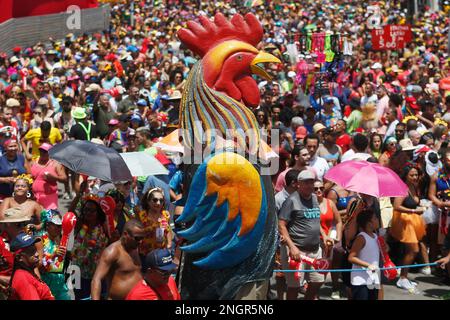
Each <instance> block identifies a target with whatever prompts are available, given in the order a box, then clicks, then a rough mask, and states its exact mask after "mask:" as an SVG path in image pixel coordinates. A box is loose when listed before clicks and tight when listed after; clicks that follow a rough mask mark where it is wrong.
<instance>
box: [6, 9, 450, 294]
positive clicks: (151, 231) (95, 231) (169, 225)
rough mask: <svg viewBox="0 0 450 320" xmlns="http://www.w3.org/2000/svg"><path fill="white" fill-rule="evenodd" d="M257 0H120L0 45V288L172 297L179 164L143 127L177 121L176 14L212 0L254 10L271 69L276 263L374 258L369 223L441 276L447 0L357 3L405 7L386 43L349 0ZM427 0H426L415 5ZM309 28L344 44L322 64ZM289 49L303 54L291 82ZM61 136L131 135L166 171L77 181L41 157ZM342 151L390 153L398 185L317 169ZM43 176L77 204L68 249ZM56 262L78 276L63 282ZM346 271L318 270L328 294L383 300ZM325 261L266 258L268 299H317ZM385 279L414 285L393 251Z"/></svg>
mask: <svg viewBox="0 0 450 320" xmlns="http://www.w3.org/2000/svg"><path fill="white" fill-rule="evenodd" d="M260 2H261V3H260V5H259V4H257V5H254V6H251V5H243V3H245V4H248V1H247V2H243V1H222V2H205V3H201V2H199V1H170V0H169V1H159V2H158V1H134V6H133V8H134V9H132V6H131V5H130V1H127V2H126V3H123V4H115V5H113V6H112V10H111V23H110V28H109V30H105V31H103V32H99V33H95V34H92V35H87V34H84V35H80V36H75V35H73V34H69V35H67V36H66V37H65V39H50V40H49V42H46V43H37V44H36V45H34V46H32V47H29V48H20V47H16V48H14V50H13V51H14V52H13V54H12V55H9V56H8V55H7V54H4V53H2V54H0V106H1V108H0V149H1V150H0V151H1V153H2V156H1V157H0V197H1V198H0V199H1V200H2V203H1V205H0V231H2V232H3V233H2V235H1V237H0V288H1V294H0V296H1V298H2V299H6V298H9V299H21V300H25V299H58V300H69V299H78V300H79V299H89V298H91V299H148V300H154V299H163V300H177V299H180V293H179V292H178V289H177V285H176V283H175V279H174V275H175V274H176V271H177V268H178V267H179V263H180V261H179V257H180V252H179V249H178V248H179V245H180V239H179V238H177V236H176V233H175V232H174V222H175V220H176V218H174V217H176V215H179V214H180V213H181V211H182V207H180V206H176V205H175V204H174V202H175V201H176V200H178V199H180V198H181V197H182V195H183V183H182V167H183V164H182V163H180V155H179V154H178V153H176V152H165V151H164V150H161V149H160V148H158V147H156V146H155V145H154V144H155V143H156V142H158V141H159V140H160V139H161V138H162V137H164V136H166V135H168V134H170V133H171V132H172V131H173V130H175V129H176V128H178V127H179V119H178V117H179V105H180V100H181V97H182V94H183V89H184V85H185V82H186V78H187V75H188V73H189V70H190V69H191V68H192V67H193V66H194V64H195V63H196V62H197V61H198V60H197V59H198V57H195V55H194V54H193V53H191V52H190V51H189V50H187V49H186V48H184V47H183V45H182V44H181V43H180V41H179V39H178V38H177V36H176V31H177V30H178V29H179V28H181V27H184V26H185V23H186V21H188V20H191V19H196V17H197V16H198V15H201V14H206V15H207V16H213V15H214V13H216V12H221V13H223V14H224V15H225V16H226V17H231V16H232V15H234V14H237V13H242V14H245V13H247V12H253V13H254V14H255V15H257V16H258V18H259V20H260V21H261V23H262V25H263V27H264V38H263V41H262V43H261V44H260V47H261V49H264V50H265V51H268V52H270V53H271V54H273V55H275V56H277V57H278V58H280V60H281V61H282V63H281V64H271V65H270V66H269V68H268V70H267V72H268V73H269V74H270V75H272V77H273V79H272V81H263V79H258V81H259V88H260V91H261V97H262V98H261V104H260V106H259V107H258V108H256V109H255V110H254V114H255V117H256V119H257V122H258V125H259V128H260V130H261V133H262V134H263V135H264V136H267V137H270V136H271V132H272V130H274V129H275V130H279V132H280V141H279V143H277V144H275V142H273V141H272V142H273V144H272V147H273V148H274V149H275V151H276V152H277V154H278V155H279V158H278V159H275V160H273V161H279V164H280V165H279V171H278V172H277V173H276V174H275V175H273V177H272V182H273V186H274V190H275V202H276V211H277V214H278V217H279V226H278V228H279V233H280V248H279V252H278V253H277V256H276V259H275V262H274V263H275V265H274V267H275V268H276V269H289V268H290V260H300V256H307V257H309V258H312V259H316V258H317V259H319V258H320V259H328V260H329V262H330V266H331V268H343V267H345V266H347V267H349V268H352V267H353V268H354V269H357V268H369V269H370V270H375V269H377V268H378V267H379V265H380V258H379V251H377V250H375V248H378V244H377V241H376V239H377V237H383V238H384V239H386V241H387V243H388V245H389V248H390V255H391V258H392V259H393V260H394V262H395V263H396V264H397V265H410V264H413V263H415V262H422V263H429V262H434V261H437V260H438V261H439V265H438V266H436V267H431V268H430V267H424V268H422V269H421V270H420V272H422V273H424V274H426V275H431V274H434V275H435V276H437V277H440V278H441V280H442V281H444V282H446V283H447V285H448V283H449V274H450V273H449V272H450V265H449V264H448V262H449V257H450V255H448V254H449V250H450V240H449V235H448V234H449V233H448V225H449V221H450V217H449V216H448V210H449V209H448V208H450V195H449V194H450V185H449V184H448V180H449V179H450V149H449V146H448V141H449V139H450V135H449V134H448V132H449V131H448V126H449V125H450V85H448V84H449V77H450V75H449V69H450V65H449V63H450V62H449V61H450V60H449V55H448V53H449V52H448V48H447V45H448V43H447V36H446V35H447V33H448V27H449V18H448V13H449V11H450V5H449V3H448V1H438V2H439V5H438V6H437V7H435V6H434V8H430V7H428V8H425V7H423V8H422V9H423V10H419V12H418V13H417V14H416V15H415V16H414V17H412V19H413V20H412V21H409V20H407V19H409V17H408V11H407V9H406V2H407V1H383V2H377V3H375V2H374V3H373V5H378V6H379V8H380V17H381V24H382V25H385V24H406V23H410V22H412V32H413V37H412V40H411V42H409V43H407V44H406V46H405V48H404V49H398V50H387V51H376V50H372V44H371V32H370V26H369V25H368V24H367V23H366V21H367V18H368V15H369V13H367V11H366V7H367V4H366V3H364V2H362V1H323V2H318V1H294V2H289V3H286V2H280V1H260ZM428 2H430V3H431V2H432V3H435V2H436V1H424V3H423V4H422V6H425V5H427V3H428ZM252 3H253V2H252ZM308 30H309V31H311V30H312V31H313V32H327V31H331V32H333V33H338V34H340V35H341V36H342V37H344V36H345V37H346V43H347V46H348V47H349V48H351V49H349V48H347V49H346V52H345V59H342V61H341V63H340V64H339V66H338V67H337V69H336V70H335V71H334V72H333V73H334V75H333V76H331V75H328V73H329V70H327V69H325V68H324V66H323V65H322V64H321V63H317V62H315V61H314V59H315V57H314V55H313V56H311V55H310V54H309V53H308V52H302V50H301V48H300V49H299V48H298V47H297V43H296V41H298V39H299V35H302V34H303V35H304V34H307V32H308ZM304 63H306V64H308V65H310V66H311V68H310V69H309V71H308V74H307V76H308V79H309V80H308V81H307V82H305V81H303V78H302V77H301V75H302V72H304V69H303V68H301V67H300V66H303V65H304ZM318 74H320V75H321V76H317V75H318ZM323 75H325V76H323ZM324 83H326V86H324ZM70 139H76V140H88V141H92V142H95V143H98V144H103V145H106V146H107V147H110V148H113V149H115V150H117V151H118V152H133V151H144V152H147V153H149V154H151V155H153V156H155V157H156V158H157V159H158V160H159V161H160V162H161V163H162V164H163V165H164V166H165V167H166V168H167V169H168V170H169V174H168V175H158V176H148V177H136V178H135V179H133V180H131V181H122V182H120V183H116V184H112V183H108V182H105V181H100V180H99V179H97V178H95V177H87V178H85V179H84V180H83V178H82V177H81V176H80V175H78V174H76V173H74V172H71V171H70V170H68V169H67V168H65V167H64V166H62V165H61V164H59V163H58V162H56V161H55V160H53V159H50V157H49V150H51V148H52V147H53V146H54V145H55V144H58V143H61V142H63V141H66V140H70ZM269 141H270V140H269ZM351 160H362V161H369V162H376V163H379V164H381V165H382V166H385V167H389V168H390V169H392V170H393V171H394V172H395V173H396V174H398V176H399V177H400V178H401V179H402V180H403V181H404V182H405V184H406V185H407V186H408V188H409V193H408V196H406V197H397V198H379V199H377V198H375V197H372V196H368V195H365V194H364V193H355V192H351V191H349V190H345V189H344V188H343V187H342V186H339V185H336V184H333V183H331V182H330V181H327V180H326V179H324V175H325V174H326V172H327V171H328V170H329V169H330V168H331V167H333V166H335V165H337V164H339V163H342V162H345V161H351ZM58 183H60V184H64V194H63V196H62V198H64V199H65V200H71V205H70V207H69V208H68V211H73V212H75V213H76V215H77V217H78V219H77V225H76V227H75V231H74V240H73V247H72V248H70V249H71V250H70V251H69V250H67V248H66V247H62V246H59V241H60V239H61V235H62V230H61V225H62V218H63V214H64V211H65V210H63V208H62V207H61V199H58ZM106 195H109V196H111V197H112V198H113V199H114V200H115V203H116V207H115V213H114V216H115V228H116V230H115V231H114V232H112V233H108V232H107V230H106V228H105V220H106V218H105V213H104V212H103V210H102V207H101V206H100V199H101V198H102V197H104V196H106ZM353 217H356V218H355V219H353ZM70 265H75V266H78V267H79V268H80V276H81V279H80V281H79V283H78V285H76V286H75V288H74V290H73V294H72V290H70V288H69V287H68V286H67V283H66V280H67V274H66V271H67V268H68V267H69V266H70ZM445 266H447V269H446V270H445V269H444V268H445ZM302 268H310V266H309V265H307V264H304V265H303V266H302ZM362 274H363V273H361V272H351V273H344V272H343V273H341V274H339V273H331V278H332V283H333V293H332V295H331V298H333V299H341V298H342V297H343V296H344V295H347V296H348V297H349V298H353V299H382V298H383V290H382V286H381V287H380V286H378V287H376V289H371V287H370V286H369V282H370V283H375V284H378V285H379V284H381V283H382V282H384V281H386V279H383V278H380V279H379V278H376V277H375V278H374V277H373V276H371V275H370V274H367V275H366V274H364V276H362ZM326 276H327V275H324V274H323V273H317V272H316V273H314V272H312V273H307V274H306V273H305V274H302V275H300V277H298V276H296V275H295V274H294V273H274V276H273V279H271V281H272V280H273V282H274V286H273V287H272V289H273V290H269V292H268V298H269V299H285V297H284V293H286V298H287V299H298V297H299V292H302V293H303V294H304V295H305V298H306V299H317V298H318V291H319V289H320V287H321V286H322V285H323V283H324V281H325V279H326ZM341 281H342V282H343V283H344V284H345V287H346V288H347V289H348V290H347V291H346V292H345V291H343V290H342V289H343V288H341ZM396 285H397V287H399V288H400V289H402V290H407V291H409V292H411V293H417V292H419V290H418V289H417V288H420V283H419V284H418V283H415V282H413V281H411V280H410V278H408V269H407V268H404V269H401V272H400V273H399V277H398V279H397V280H396ZM275 291H276V292H275ZM344 292H345V293H344Z"/></svg>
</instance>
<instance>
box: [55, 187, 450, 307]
mask: <svg viewBox="0 0 450 320" xmlns="http://www.w3.org/2000/svg"><path fill="white" fill-rule="evenodd" d="M58 189H59V190H58V193H59V205H60V206H59V207H60V209H61V212H63V213H64V212H66V210H67V208H68V207H69V205H70V202H71V201H70V200H63V199H62V196H63V192H62V190H63V186H62V185H59V188H58ZM417 271H418V270H417ZM410 280H413V281H415V282H417V289H418V291H419V293H418V294H410V293H409V292H408V291H406V290H403V289H400V288H398V287H397V286H396V285H395V282H396V280H395V281H393V282H390V283H385V284H384V286H383V287H384V299H385V300H440V299H441V297H442V296H443V295H445V294H450V286H449V285H444V284H442V283H441V280H442V279H441V278H439V277H436V276H434V275H423V274H421V273H414V272H411V273H410ZM331 292H332V290H331V277H330V276H329V275H328V276H327V279H326V282H325V284H324V285H323V286H322V288H321V289H320V292H319V299H321V300H331ZM343 296H344V292H342V293H341V300H346V298H345V297H343ZM302 297H303V295H302V294H300V295H299V299H302Z"/></svg>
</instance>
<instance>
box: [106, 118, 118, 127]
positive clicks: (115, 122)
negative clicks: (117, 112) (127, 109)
mask: <svg viewBox="0 0 450 320" xmlns="http://www.w3.org/2000/svg"><path fill="white" fill-rule="evenodd" d="M108 124H109V125H111V126H116V125H118V124H119V120H117V119H111V120H109V122H108Z"/></svg>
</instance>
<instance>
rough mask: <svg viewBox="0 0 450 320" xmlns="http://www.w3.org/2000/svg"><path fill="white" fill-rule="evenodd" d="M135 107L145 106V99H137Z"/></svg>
mask: <svg viewBox="0 0 450 320" xmlns="http://www.w3.org/2000/svg"><path fill="white" fill-rule="evenodd" d="M137 105H138V106H147V105H148V103H147V100H145V99H139V100H138V102H137Z"/></svg>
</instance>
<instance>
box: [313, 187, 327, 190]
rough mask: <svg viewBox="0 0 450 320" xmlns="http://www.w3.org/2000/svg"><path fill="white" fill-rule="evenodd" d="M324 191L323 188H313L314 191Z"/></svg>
mask: <svg viewBox="0 0 450 320" xmlns="http://www.w3.org/2000/svg"><path fill="white" fill-rule="evenodd" d="M319 190H320V191H324V190H325V188H324V187H314V191H319Z"/></svg>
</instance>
